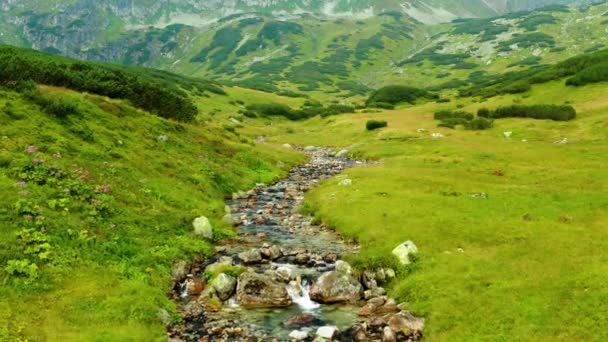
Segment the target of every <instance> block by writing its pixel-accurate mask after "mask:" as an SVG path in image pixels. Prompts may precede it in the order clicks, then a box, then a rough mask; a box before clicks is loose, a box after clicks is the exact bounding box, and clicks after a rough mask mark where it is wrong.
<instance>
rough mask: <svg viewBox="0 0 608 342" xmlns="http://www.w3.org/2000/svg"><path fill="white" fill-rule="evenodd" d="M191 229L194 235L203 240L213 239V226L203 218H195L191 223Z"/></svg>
mask: <svg viewBox="0 0 608 342" xmlns="http://www.w3.org/2000/svg"><path fill="white" fill-rule="evenodd" d="M192 227H194V234H195V235H199V236H202V237H204V238H205V239H209V240H211V239H213V226H211V222H209V219H208V218H206V217H205V216H201V217H197V218H196V219H194V221H192Z"/></svg>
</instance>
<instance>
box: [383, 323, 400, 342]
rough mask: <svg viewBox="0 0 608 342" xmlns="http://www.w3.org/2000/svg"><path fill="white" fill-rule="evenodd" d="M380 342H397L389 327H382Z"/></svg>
mask: <svg viewBox="0 0 608 342" xmlns="http://www.w3.org/2000/svg"><path fill="white" fill-rule="evenodd" d="M382 342H397V336H395V332H394V331H393V329H391V327H388V326H387V327H384V330H383V331H382Z"/></svg>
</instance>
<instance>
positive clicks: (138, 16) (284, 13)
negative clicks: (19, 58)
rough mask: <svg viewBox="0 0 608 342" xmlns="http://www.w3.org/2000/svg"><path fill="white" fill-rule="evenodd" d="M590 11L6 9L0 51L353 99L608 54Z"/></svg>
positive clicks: (597, 18) (189, 5)
mask: <svg viewBox="0 0 608 342" xmlns="http://www.w3.org/2000/svg"><path fill="white" fill-rule="evenodd" d="M589 2H590V1H585V0H582V1H565V0H536V1H535V0H457V1H446V0H425V1H419V0H410V1H396V0H382V1H368V0H334V1H319V0H294V1H279V0H244V1H243V0H232V1H217V0H212V1H194V0H179V1H167V0H164V1H144V0H112V1H104V2H98V1H92V0H77V1H53V2H42V3H41V1H35V0H26V1H17V0H2V1H0V22H1V23H0V43H4V44H10V45H16V46H21V47H28V48H34V49H37V50H41V51H46V52H51V53H54V54H60V55H65V56H68V57H73V58H78V59H86V60H97V61H111V62H118V63H122V64H128V65H139V66H148V67H155V68H160V69H165V70H170V71H174V72H177V73H182V74H187V75H194V76H200V77H205V78H210V79H215V80H219V81H224V82H235V83H239V84H242V85H245V86H248V87H253V88H258V89H262V90H268V91H278V90H281V91H283V92H284V93H286V94H296V95H297V93H298V92H307V91H323V92H328V91H329V92H332V93H335V94H337V95H340V96H352V95H356V94H363V93H365V92H366V91H367V90H368V89H369V88H376V87H379V86H382V85H385V84H387V83H391V82H392V83H394V82H422V83H425V84H427V85H436V86H439V85H441V84H444V83H446V82H447V81H452V82H454V81H456V82H466V79H467V78H468V77H469V76H470V75H471V74H472V73H476V72H477V73H479V72H484V73H488V72H489V73H491V72H495V71H498V70H500V71H502V70H503V69H504V68H508V67H510V66H511V67H516V66H517V67H529V66H533V65H537V64H542V63H547V62H548V63H551V62H554V61H557V60H561V59H564V58H565V57H570V56H572V55H575V54H577V53H581V52H584V51H586V50H588V49H597V48H600V47H602V46H603V44H604V42H605V39H606V38H605V33H604V30H605V27H606V25H605V19H606V18H603V17H602V16H603V14H604V13H606V12H608V7H606V6H605V5H597V6H590V7H589V6H587V5H588V4H589ZM565 5H570V6H583V7H568V6H565ZM547 6H548V7H547ZM533 9H536V11H533V12H528V11H529V10H533ZM530 35H532V36H530ZM522 43H523V44H522ZM498 57H500V58H498ZM448 84H449V83H448Z"/></svg>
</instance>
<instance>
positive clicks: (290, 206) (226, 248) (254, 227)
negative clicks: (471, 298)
mask: <svg viewBox="0 0 608 342" xmlns="http://www.w3.org/2000/svg"><path fill="white" fill-rule="evenodd" d="M302 151H303V152H304V153H306V154H308V155H309V156H310V160H309V161H308V163H306V164H304V165H300V166H296V167H295V168H293V169H292V170H291V171H290V172H289V174H288V176H287V177H286V178H285V179H283V180H281V181H279V182H278V183H276V184H274V185H269V186H267V185H263V184H260V185H258V186H257V187H256V188H254V189H253V190H250V191H248V192H245V193H239V194H235V196H233V199H232V200H230V201H228V203H227V205H226V212H227V216H226V217H225V219H226V220H230V221H231V222H232V223H233V224H234V225H235V226H236V227H237V233H238V234H237V236H236V237H234V238H230V239H226V240H224V241H222V242H221V243H220V245H218V246H217V247H216V251H217V253H216V255H215V256H213V257H211V258H209V259H206V260H204V261H202V262H199V263H195V264H194V265H193V266H191V268H190V270H189V271H190V274H189V275H188V276H187V277H186V278H185V279H182V280H181V281H179V282H177V283H176V286H175V292H174V300H176V301H177V302H178V303H179V307H180V313H181V314H182V317H183V323H182V324H180V325H178V326H174V327H172V328H171V329H170V331H169V339H170V341H172V342H177V341H312V340H315V341H332V340H335V341H372V340H383V341H415V340H418V339H420V338H421V336H422V328H423V326H424V320H423V319H421V318H417V317H414V316H413V315H411V314H410V313H409V312H407V311H406V310H404V307H403V305H397V303H395V301H394V300H392V299H390V298H387V297H386V296H385V293H386V292H385V290H384V288H382V287H381V286H382V285H384V284H386V283H388V282H389V281H390V280H391V278H393V277H394V276H395V272H394V271H393V270H391V269H378V270H366V271H364V272H357V271H355V270H354V269H352V268H351V267H350V265H348V263H346V262H344V261H342V260H340V258H341V257H342V256H344V255H346V254H352V253H356V252H357V251H358V249H359V247H358V246H357V245H355V244H352V243H347V242H346V241H344V239H342V238H341V237H340V236H339V235H338V234H337V233H335V232H334V231H332V230H330V229H328V228H327V227H325V226H324V225H323V224H315V223H314V222H313V219H312V217H309V216H305V215H302V214H300V213H299V208H300V206H301V205H302V202H303V200H304V194H305V192H306V191H308V190H309V189H311V188H313V187H315V186H316V185H317V184H318V183H319V181H321V180H323V179H326V178H330V177H333V176H336V175H338V174H339V173H341V172H343V171H344V170H345V169H346V168H349V167H353V166H357V165H364V164H366V162H363V161H354V160H349V159H346V158H344V157H343V155H344V153H338V154H337V155H336V154H335V153H332V150H331V149H329V148H322V147H307V148H305V149H302ZM338 181H339V180H336V182H338ZM341 185H343V186H350V182H349V181H348V180H346V181H344V180H343V181H342V183H341ZM218 273H219V274H220V275H219V276H216V277H215V278H213V279H208V281H207V282H205V280H203V279H205V278H209V275H210V274H218Z"/></svg>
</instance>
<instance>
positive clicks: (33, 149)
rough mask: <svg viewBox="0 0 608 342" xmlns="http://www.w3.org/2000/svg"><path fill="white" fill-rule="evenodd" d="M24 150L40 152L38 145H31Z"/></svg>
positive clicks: (30, 152) (31, 152) (29, 152)
mask: <svg viewBox="0 0 608 342" xmlns="http://www.w3.org/2000/svg"><path fill="white" fill-rule="evenodd" d="M23 152H25V153H27V154H33V153H36V152H38V147H36V146H34V145H30V146H28V147H27V148H26V149H25V150H24V151H23Z"/></svg>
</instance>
